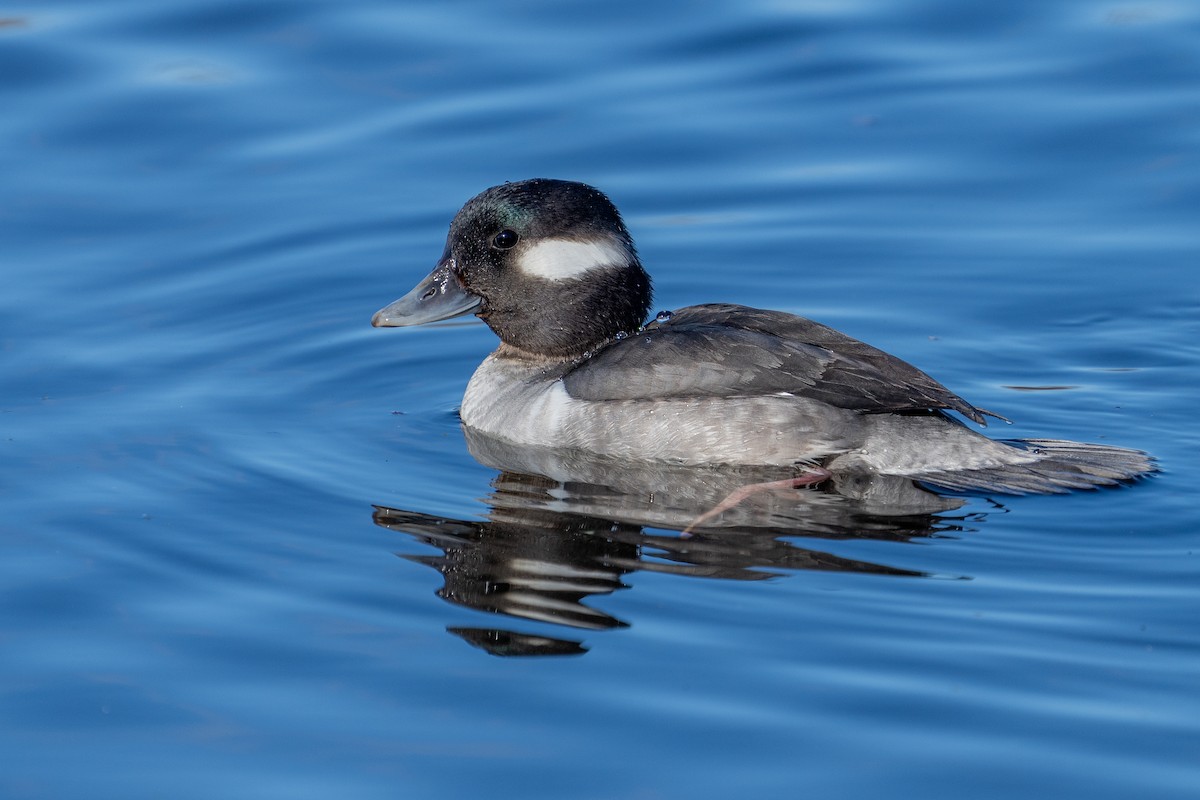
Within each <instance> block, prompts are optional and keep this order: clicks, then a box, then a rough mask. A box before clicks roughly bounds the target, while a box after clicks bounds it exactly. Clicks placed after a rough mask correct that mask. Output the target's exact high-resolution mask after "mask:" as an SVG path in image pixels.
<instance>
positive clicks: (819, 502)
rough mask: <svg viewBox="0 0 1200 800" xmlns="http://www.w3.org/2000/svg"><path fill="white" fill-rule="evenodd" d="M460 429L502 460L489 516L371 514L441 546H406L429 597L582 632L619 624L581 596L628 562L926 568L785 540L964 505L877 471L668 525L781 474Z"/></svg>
mask: <svg viewBox="0 0 1200 800" xmlns="http://www.w3.org/2000/svg"><path fill="white" fill-rule="evenodd" d="M464 430H465V433H466V436H467V444H468V446H469V448H470V450H471V454H472V455H473V456H474V457H475V458H476V459H477V460H478V461H480V462H481V463H483V464H484V465H486V466H489V467H492V468H494V469H497V470H499V471H500V473H499V475H497V477H496V478H495V479H494V480H493V481H492V487H493V490H494V491H493V492H492V494H491V495H490V496H489V497H488V498H487V502H488V504H489V505H490V506H491V511H490V512H489V514H488V518H487V519H486V520H484V521H475V520H456V519H448V518H445V517H437V516H432V515H428V514H423V513H420V512H416V511H406V510H401V509H395V508H386V507H382V506H377V507H376V510H375V522H376V523H377V524H378V525H381V526H384V527H387V528H389V529H391V530H395V531H398V532H402V533H406V534H408V535H410V536H412V537H413V538H415V539H416V540H417V541H419V542H421V543H423V544H427V545H431V546H433V547H435V548H437V549H438V550H440V551H441V552H440V553H439V554H436V555H412V556H404V557H405V558H408V559H410V560H412V561H415V562H417V563H420V564H425V565H427V566H430V567H433V568H434V569H436V570H438V571H439V572H440V573H442V575H443V577H444V580H445V583H444V585H443V587H442V588H441V589H440V590H439V591H438V596H440V597H442V598H443V599H444V600H447V601H449V602H451V603H455V604H459V605H463V606H466V607H468V608H473V609H477V610H480V611H487V612H492V613H496V614H503V615H506V616H509V617H513V618H517V619H524V620H533V621H537V622H544V623H552V624H556V625H561V626H566V627H570V628H575V629H581V630H592V631H597V630H606V629H612V628H621V627H626V626H627V625H628V624H629V623H627V622H626V621H624V620H620V619H617V618H616V617H614V616H612V615H610V614H608V613H606V612H604V611H600V610H597V609H596V608H594V607H592V606H591V605H589V604H587V603H585V601H586V600H587V599H588V598H590V597H592V596H594V595H606V594H611V593H613V592H615V591H617V590H619V589H626V588H628V586H627V585H626V584H625V583H624V582H623V581H622V578H623V576H624V575H626V574H628V573H631V572H634V571H636V570H648V571H653V572H660V573H669V574H674V575H679V576H690V577H700V578H723V579H726V580H763V579H766V578H771V577H776V576H779V575H782V574H785V573H787V572H791V571H796V570H827V571H844V572H857V573H869V574H875V575H893V576H909V577H924V576H928V573H925V572H921V571H915V570H911V569H904V568H900V567H893V566H888V565H885V564H879V563H872V562H868V561H862V560H856V559H849V558H844V557H840V556H836V555H833V554H831V553H828V552H825V551H822V550H817V549H810V548H804V547H800V546H798V545H797V544H795V543H794V541H793V540H794V538H795V537H812V538H820V539H832V540H836V539H876V540H884V541H895V542H904V541H909V540H911V539H914V538H921V537H930V536H938V535H949V534H954V533H956V532H961V531H963V530H964V529H965V528H964V526H965V524H966V518H964V517H961V516H955V515H954V514H952V513H947V512H953V511H954V510H955V509H957V508H960V507H961V506H962V505H963V503H964V500H962V499H961V498H958V497H947V496H941V495H938V494H934V493H932V492H929V491H926V490H924V489H922V488H920V487H919V486H917V485H916V484H914V483H913V482H912V481H911V480H903V479H896V478H888V477H880V476H875V477H873V478H866V477H863V478H861V479H857V480H852V479H848V478H844V479H843V480H841V481H840V482H838V481H831V482H828V483H827V484H826V485H823V486H822V487H820V488H804V489H786V490H782V489H781V490H777V491H764V492H758V493H755V494H753V495H751V496H750V497H748V498H746V499H745V500H744V501H742V502H740V503H739V504H737V505H736V506H734V507H732V508H728V509H726V510H724V511H722V512H721V513H720V514H718V515H714V516H713V517H711V518H709V519H707V520H706V521H705V523H704V524H703V525H702V526H699V527H697V528H696V529H695V530H694V532H692V533H690V534H688V535H680V534H679V533H677V532H678V531H682V530H684V529H686V528H687V527H688V525H689V524H690V523H691V522H692V521H693V520H695V519H696V518H697V517H698V516H699V515H701V514H702V513H703V512H705V511H707V510H710V509H712V508H713V507H714V506H716V505H717V504H719V503H720V502H721V501H722V500H723V499H724V498H725V497H726V496H727V495H729V494H730V493H731V492H733V491H735V490H736V489H737V488H738V487H740V486H744V485H746V484H747V483H755V482H767V481H773V480H779V479H780V478H782V477H787V475H785V474H783V473H782V472H781V471H780V470H778V469H765V468H757V467H756V468H749V467H738V468H730V467H728V466H726V467H721V468H711V469H703V468H696V467H677V466H672V465H670V464H661V463H650V462H637V463H628V462H615V461H613V460H612V459H605V458H600V457H597V456H595V455H594V454H588V453H583V452H578V451H562V450H547V449H544V448H527V447H521V446H516V445H513V444H512V443H509V442H504V441H502V440H498V439H494V438H491V437H487V436H484V435H482V434H479V433H477V432H475V431H472V430H471V429H464ZM647 487H653V489H649V488H647ZM973 518H974V519H976V520H977V519H978V515H975V517H973ZM448 630H450V632H451V633H454V634H456V635H458V636H460V637H462V638H463V639H465V640H466V641H468V642H469V643H471V644H472V645H475V646H477V647H480V648H483V649H485V650H487V651H488V652H490V653H493V654H495V655H570V654H581V653H584V652H586V650H587V648H586V647H585V646H584V645H583V643H582V642H581V641H578V640H575V639H572V638H563V637H559V636H548V635H544V634H529V633H522V632H519V631H515V630H509V629H505V628H498V627H480V628H463V627H451V628H449V629H448Z"/></svg>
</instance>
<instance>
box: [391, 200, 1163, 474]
mask: <svg viewBox="0 0 1200 800" xmlns="http://www.w3.org/2000/svg"><path fill="white" fill-rule="evenodd" d="M650 300H651V287H650V276H649V275H648V274H647V273H646V271H645V269H643V268H642V265H641V263H640V261H639V260H638V256H637V251H636V249H635V248H634V244H633V239H632V237H631V236H630V235H629V231H628V230H627V229H626V228H625V224H624V223H623V222H622V220H621V216H620V214H619V213H618V212H617V209H616V207H615V206H614V205H613V204H612V203H611V202H610V201H609V199H608V198H607V197H606V196H605V195H604V194H603V193H601V192H600V191H599V190H597V189H595V188H593V187H591V186H588V185H586V184H582V183H575V182H571V181H561V180H549V179H542V178H537V179H532V180H525V181H520V182H516V183H505V184H503V185H501V186H493V187H492V188H490V189H488V190H486V191H484V192H482V193H481V194H479V195H477V196H475V197H474V198H472V199H471V200H470V201H468V202H467V204H466V205H465V206H463V208H462V210H461V211H459V212H458V214H457V215H456V216H455V217H454V220H453V222H451V224H450V233H449V235H448V236H447V239H446V248H445V250H444V251H443V252H442V257H441V260H440V261H439V262H438V264H437V266H436V267H435V268H434V270H433V272H432V273H430V274H429V276H428V277H426V278H425V279H424V280H422V281H421V282H420V283H419V284H418V285H417V286H416V288H414V289H413V290H412V291H411V292H409V293H408V294H407V295H405V296H404V297H402V298H400V299H399V300H397V301H396V302H394V303H392V304H391V305H389V306H387V307H386V308H383V309H381V310H380V311H379V312H377V313H376V314H375V316H374V318H373V319H372V321H371V324H373V325H375V326H377V327H392V326H406V325H421V324H424V323H427V322H436V321H438V320H444V319H450V318H452V317H457V316H461V315H465V314H474V315H475V316H477V317H479V318H480V319H482V320H483V321H484V322H486V323H487V324H488V326H490V327H491V329H492V330H493V331H494V332H495V333H496V335H497V336H499V337H500V347H499V348H498V349H497V350H496V351H495V352H494V353H492V354H491V355H490V356H488V357H487V358H486V359H485V360H484V361H483V363H482V364H481V365H480V366H479V368H478V369H477V370H476V371H475V374H474V375H473V376H472V378H471V380H470V383H469V384H468V385H467V390H466V394H465V396H464V397H463V402H462V407H461V411H460V415H461V418H462V422H463V425H464V426H466V427H467V428H469V429H472V430H474V431H477V432H479V433H482V434H484V435H487V436H492V437H496V438H498V439H501V440H505V441H509V442H512V443H514V444H518V445H522V446H526V447H546V448H567V449H575V450H581V451H585V452H588V453H595V454H598V455H601V456H605V457H612V458H615V459H618V460H632V461H646V460H652V461H666V462H670V463H674V464H695V465H701V464H707V465H712V464H729V465H757V466H775V467H791V468H793V469H795V470H796V474H797V476H799V477H797V478H796V479H795V480H794V481H793V485H799V484H803V483H816V482H820V481H821V480H824V479H825V478H827V477H830V476H831V475H832V476H837V475H839V474H849V475H854V474H865V475H883V476H898V477H904V478H909V479H912V480H915V481H919V482H921V483H924V484H927V485H932V486H934V487H941V488H945V489H950V490H977V491H984V492H1003V493H1014V494H1023V493H1031V492H1033V493H1053V492H1063V491H1067V490H1070V489H1082V488H1091V487H1096V486H1110V485H1114V484H1117V483H1119V482H1121V481H1128V480H1131V479H1134V478H1137V477H1139V476H1142V475H1145V474H1148V473H1150V472H1153V471H1154V469H1155V466H1154V460H1153V459H1152V458H1151V457H1150V456H1148V455H1147V454H1145V453H1143V452H1141V451H1137V450H1129V449H1125V448H1119V447H1111V446H1107V445H1096V444H1083V443H1078V442H1069V441H1061V440H1052V439H1024V440H1009V441H999V440H994V439H990V438H988V437H986V436H983V435H982V434H979V433H976V432H975V431H973V430H971V429H969V428H968V427H967V426H966V425H964V424H963V423H961V422H960V421H958V420H957V419H955V418H954V417H952V416H951V415H950V413H949V412H957V413H958V414H961V415H962V416H963V417H966V418H967V419H968V420H971V421H972V422H975V423H978V424H980V425H984V424H986V421H985V419H984V417H985V415H989V416H996V415H994V414H991V413H990V412H988V411H985V410H983V409H980V408H977V407H976V406H973V405H971V404H970V403H968V402H967V401H966V400H963V399H962V398H961V397H959V396H958V395H956V394H954V393H953V392H951V391H950V390H948V389H946V388H945V387H944V386H942V385H941V384H940V383H938V382H937V381H935V380H934V379H933V378H931V377H929V376H928V375H926V374H925V373H924V372H922V371H921V370H919V369H917V368H916V367H913V366H912V365H910V364H908V363H906V362H904V361H902V360H900V359H899V358H896V357H895V356H892V355H889V354H887V353H885V352H883V351H881V350H878V349H876V348H874V347H871V346H870V345H868V344H864V343H863V342H860V341H858V340H856V339H853V338H851V337H849V336H847V335H845V334H843V333H839V332H838V331H836V330H834V329H832V328H829V327H826V326H825V325H822V324H820V323H818V322H813V321H812V320H808V319H804V318H802V317H798V316H795V315H792V314H787V313H783V312H780V311H764V310H761V309H757V308H748V307H746V306H739V305H732V304H729V303H718V304H708V305H699V306H689V307H687V308H682V309H679V310H678V311H674V312H664V313H661V314H659V315H658V316H657V318H656V319H654V320H652V321H650V322H649V324H644V323H645V321H646V319H647V315H648V314H649V311H650Z"/></svg>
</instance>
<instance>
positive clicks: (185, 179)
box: [0, 0, 1200, 800]
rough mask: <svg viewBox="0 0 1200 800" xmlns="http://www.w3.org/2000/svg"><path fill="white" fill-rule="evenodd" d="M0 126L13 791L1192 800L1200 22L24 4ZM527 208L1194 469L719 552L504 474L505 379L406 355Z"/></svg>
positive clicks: (481, 334)
mask: <svg viewBox="0 0 1200 800" xmlns="http://www.w3.org/2000/svg"><path fill="white" fill-rule="evenodd" d="M0 103H2V107H3V109H4V113H3V114H0V142H2V144H3V146H2V147H0V169H2V171H3V175H4V179H3V181H0V265H2V274H3V276H4V287H5V288H4V291H3V292H2V293H0V364H2V367H0V370H2V372H0V374H2V376H3V377H2V383H0V448H2V450H0V456H2V457H0V511H2V513H0V537H2V538H0V541H2V542H3V544H4V554H5V558H4V559H3V560H2V561H0V646H2V648H3V653H4V656H3V658H2V659H0V719H2V720H3V726H2V727H0V757H2V758H0V761H2V763H3V766H2V768H0V795H3V796H4V797H11V798H64V797H69V798H74V797H79V798H142V797H145V798H151V797H172V798H212V797H225V798H256V799H258V798H310V797H311V798H328V797H353V798H395V797H414V798H421V797H468V796H470V797H476V796H480V795H486V796H488V797H500V798H509V797H511V798H542V797H545V798H562V797H571V798H596V799H597V800H599V799H600V798H605V799H609V798H631V799H632V798H698V797H700V798H707V797H712V798H726V797H750V796H754V797H771V798H774V797H795V796H797V795H805V796H812V797H898V796H905V797H907V796H918V795H920V796H923V797H927V798H949V797H961V796H970V797H975V798H1010V797H1016V796H1031V797H1087V798H1091V799H1098V798H1128V797H1134V796H1138V797H1142V796H1144V797H1155V798H1192V797H1195V796H1197V792H1198V791H1200V691H1198V689H1200V623H1198V622H1197V620H1198V619H1200V524H1198V523H1200V513H1198V512H1197V509H1196V502H1195V498H1196V488H1195V487H1196V485H1197V481H1198V479H1200V463H1198V459H1197V457H1196V453H1197V450H1198V448H1200V435H1198V432H1197V426H1196V423H1195V386H1196V375H1197V374H1198V373H1200V344H1197V342H1198V341H1200V322H1198V320H1200V272H1198V271H1197V264H1198V262H1200V225H1198V224H1197V219H1198V218H1200V159H1198V157H1197V153H1198V152H1200V150H1198V146H1200V8H1197V7H1195V6H1194V5H1193V4H1188V3H1172V2H1149V3H1141V4H1104V3H1077V2H1070V1H1069V0H1051V1H1050V2H1045V1H1044V0H1039V2H1032V1H1027V2H1014V3H1004V4H992V5H987V6H985V5H981V4H978V3H969V4H968V3H955V2H950V0H928V1H927V2H917V1H916V0H909V1H907V2H881V1H879V0H862V1H861V2H847V3H832V2H822V0H813V2H801V1H800V0H797V1H796V2H787V1H786V0H773V1H772V0H759V1H758V2H745V3H737V4H734V3H728V4H718V3H695V4H674V3H662V4H655V3H633V2H626V0H611V1H610V2H606V3H602V4H600V3H598V4H593V5H583V4H565V3H550V2H528V3H520V4H515V3H514V4H501V3H484V2H456V3H436V2H407V3H388V2H382V0H361V1H360V2H346V3H311V2H301V0H278V1H277V2H256V3H244V2H237V3H235V2H209V1H205V0H176V2H171V3H147V2H135V1H134V0H125V1H124V2H122V1H121V0H110V1H109V2H106V3H103V4H101V3H92V2H82V1H80V2H53V1H50V2H32V3H26V4H24V5H18V6H15V7H10V8H8V9H7V10H5V11H3V12H2V13H0ZM533 176H549V177H560V178H571V179H576V180H584V181H588V182H590V183H594V184H596V185H598V186H600V187H601V188H603V189H604V190H606V191H607V192H608V193H609V194H610V195H611V196H612V197H613V199H614V200H615V201H616V202H617V204H618V205H619V206H620V207H621V209H622V210H623V212H624V214H625V217H626V221H627V222H628V224H629V226H630V228H631V229H632V231H633V233H634V235H635V237H636V238H637V241H638V244H639V248H640V251H641V253H642V255H643V259H644V261H645V263H646V265H647V267H648V268H649V269H650V271H651V272H652V273H653V274H654V276H655V279H656V287H657V300H656V307H657V308H676V307H679V306H682V305H686V304H689V303H695V302H707V301H714V300H725V301H733V302H740V303H746V304H749V305H758V306H765V307H770V308H779V309H783V310H787V311H792V312H796V313H802V314H805V315H807V316H811V317H814V318H816V319H819V320H821V321H823V322H826V323H829V324H833V325H835V326H837V327H839V328H841V329H843V330H845V331H847V332H849V333H851V334H852V335H855V336H858V337H859V338H862V339H865V340H867V341H869V342H871V343H873V344H876V345H878V346H881V347H884V348H885V349H887V350H890V351H892V352H894V353H896V354H898V355H900V356H902V357H904V358H906V359H908V360H910V361H912V362H914V363H916V364H918V365H919V366H921V367H922V368H923V369H925V370H926V371H928V372H930V373H931V374H933V375H934V376H936V377H937V378H938V379H940V380H941V381H942V382H944V383H945V384H946V385H948V386H949V387H950V388H951V389H953V390H954V391H956V392H958V393H960V394H962V395H964V396H965V397H967V398H968V399H969V400H970V401H971V402H973V403H977V404H979V405H981V406H983V407H986V408H990V409H993V410H995V411H997V412H999V413H1002V414H1004V415H1006V416H1008V417H1010V418H1012V419H1013V420H1015V423H1014V424H1013V425H1011V426H1004V425H1000V426H993V428H992V429H990V430H992V432H993V433H996V434H997V435H1002V436H1005V437H1017V436H1053V437H1061V438H1075V439H1082V440H1089V441H1105V442H1111V443H1114V444H1121V445H1126V446H1131V447H1138V448H1142V449H1145V450H1148V451H1150V452H1152V453H1154V454H1155V455H1156V456H1157V457H1158V458H1159V459H1160V461H1161V464H1162V466H1163V472H1162V474H1160V475H1158V476H1156V477H1154V478H1152V479H1149V480H1146V481H1143V482H1141V483H1139V484H1137V485H1135V486H1132V487H1128V488H1124V489H1119V490H1111V491H1101V492H1094V493H1083V494H1076V495H1070V496H1059V497H1033V498H1003V497H996V498H987V497H970V498H966V499H965V500H964V501H962V505H961V506H959V507H945V508H941V509H924V510H913V509H909V510H907V511H906V512H904V513H900V512H898V511H896V510H891V511H889V510H888V509H878V508H861V507H850V506H847V505H846V504H839V503H837V502H835V500H836V498H830V497H829V496H827V495H820V494H819V493H814V492H806V493H800V492H794V493H791V494H788V495H783V496H778V495H775V496H771V497H767V498H764V499H762V500H761V502H760V503H758V504H751V505H748V506H746V507H744V508H741V509H737V510H735V512H731V516H730V517H729V518H728V523H727V524H726V526H725V528H724V529H720V528H718V529H715V530H712V531H705V532H703V533H702V534H700V535H697V536H695V537H692V538H690V539H689V538H685V537H681V536H680V534H679V532H678V530H679V524H678V522H679V519H681V518H686V516H687V512H688V511H689V509H693V508H694V507H695V505H696V504H697V503H699V502H701V501H702V500H703V498H705V497H707V496H708V494H710V493H712V492H714V491H717V489H715V488H713V487H712V486H709V485H708V484H707V483H705V480H707V479H708V478H704V479H701V478H692V477H688V476H668V477H669V478H670V482H667V480H666V479H663V481H664V482H663V483H662V484H661V485H659V484H657V483H656V484H653V485H654V486H656V487H657V488H658V489H659V491H660V493H659V495H657V496H652V493H651V492H648V491H646V490H644V488H643V490H641V491H639V489H638V487H639V486H641V485H642V484H639V483H638V480H640V478H637V477H636V476H630V480H631V482H632V483H633V486H627V487H624V488H622V489H620V490H617V489H612V488H611V487H610V488H607V489H606V488H603V487H598V486H595V485H589V484H588V483H587V482H586V481H585V482H581V483H578V484H573V485H567V486H564V485H560V484H557V483H554V482H552V481H548V480H545V479H538V478H536V477H530V476H522V475H517V474H512V473H506V472H500V471H498V470H497V469H493V468H491V467H488V466H485V465H484V464H483V463H480V462H479V461H477V460H475V459H474V458H473V457H472V456H471V454H470V452H469V451H468V443H467V442H466V441H465V440H464V437H463V434H462V432H461V431H460V429H459V427H458V423H457V419H456V417H455V409H456V407H457V404H458V402H459V400H460V398H461V394H462V389H463V387H464V386H465V383H466V380H467V378H468V377H469V375H470V373H471V371H472V370H473V368H474V367H475V365H476V364H477V363H478V362H479V361H480V360H481V359H482V357H483V356H484V355H485V354H486V353H487V352H488V351H489V350H490V349H491V348H492V347H493V346H494V342H495V340H494V337H493V336H492V335H491V333H490V331H488V330H487V329H486V328H485V327H483V326H482V325H480V324H465V325H452V326H443V327H436V328H430V329H414V330H403V331H388V330H375V329H372V328H370V327H369V319H370V315H371V313H372V312H373V311H375V310H376V309H377V308H379V307H381V306H382V305H384V304H385V303H387V302H389V301H390V300H392V299H394V298H395V297H397V296H399V294H401V293H403V292H404V291H407V290H408V288H409V287H410V286H411V285H412V284H414V283H415V282H416V281H417V280H418V279H419V278H420V277H422V276H423V275H424V274H425V273H426V272H427V271H428V269H429V268H430V267H432V265H433V263H434V261H435V260H436V258H437V256H438V254H439V253H440V252H441V248H442V243H443V238H444V235H445V230H446V226H447V224H448V222H449V220H450V218H451V216H452V215H453V214H454V212H455V211H456V210H457V209H458V207H459V206H460V205H461V204H462V202H464V201H465V200H466V199H467V198H468V197H470V196H471V195H473V194H475V193H476V192H478V191H480V190H481V189H483V188H485V187H487V186H489V185H492V184H494V183H498V182H500V181H504V180H514V179H520V178H526V177H533ZM708 477H712V476H708ZM951 505H953V504H951ZM397 556H399V557H397Z"/></svg>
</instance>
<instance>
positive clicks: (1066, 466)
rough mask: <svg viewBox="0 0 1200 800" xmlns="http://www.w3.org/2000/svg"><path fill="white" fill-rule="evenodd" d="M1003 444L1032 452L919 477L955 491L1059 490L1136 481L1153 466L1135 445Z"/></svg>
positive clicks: (1027, 441) (1155, 468)
mask: <svg viewBox="0 0 1200 800" xmlns="http://www.w3.org/2000/svg"><path fill="white" fill-rule="evenodd" d="M1003 443H1004V444H1006V445H1008V446H1010V447H1014V448H1016V449H1018V450H1023V451H1025V452H1026V453H1028V454H1031V455H1033V456H1035V458H1033V459H1032V460H1025V459H1022V460H1020V461H1016V462H1015V463H1011V464H1001V465H995V466H988V467H983V468H979V469H969V470H955V471H951V470H946V471H941V472H930V473H926V474H923V475H921V476H920V478H919V480H920V481H921V482H922V483H925V484H929V485H930V486H933V487H936V488H940V489H948V490H950V491H957V492H1001V493H1004V494H1061V493H1063V492H1068V491H1071V490H1072V489H1095V488H1097V487H1100V486H1116V485H1117V484H1120V483H1125V482H1128V481H1133V480H1137V479H1138V478H1141V477H1144V476H1146V475H1149V474H1151V473H1154V472H1157V471H1158V466H1157V464H1156V463H1155V460H1154V458H1153V457H1152V456H1150V455H1149V454H1147V453H1143V452H1142V451H1141V450H1130V449H1127V448H1124V447H1113V446H1111V445H1104V444H1087V443H1084V442H1068V441H1064V440H1061V439H1007V440H1004V442H1003Z"/></svg>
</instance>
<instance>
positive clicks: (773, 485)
mask: <svg viewBox="0 0 1200 800" xmlns="http://www.w3.org/2000/svg"><path fill="white" fill-rule="evenodd" d="M829 475H830V472H829V470H827V469H825V468H824V467H809V469H808V471H807V472H805V473H804V474H803V475H798V476H796V477H795V478H784V479H783V480H781V481H768V482H766V483H750V484H746V485H745V486H742V487H740V488H738V489H735V490H733V491H732V492H730V493H729V495H728V496H727V497H726V498H725V499H724V500H722V501H721V502H720V503H717V504H716V505H715V506H713V507H712V508H710V509H709V510H708V511H705V512H704V513H703V514H701V515H700V516H698V517H696V518H695V519H694V520H692V521H691V522H690V523H689V524H688V526H687V527H686V528H684V529H683V535H684V536H691V535H692V530H693V529H695V528H696V527H697V526H699V525H703V524H704V523H705V522H707V521H708V520H710V519H712V518H713V517H715V516H717V515H718V514H721V513H723V512H725V511H728V510H729V509H731V508H733V507H734V506H736V505H738V504H739V503H741V502H742V501H744V500H745V499H746V498H748V497H751V496H753V495H755V494H758V493H759V492H766V491H771V490H773V489H799V488H800V487H801V486H812V485H813V484H814V483H820V482H821V481H823V480H826V479H828V478H829Z"/></svg>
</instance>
